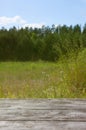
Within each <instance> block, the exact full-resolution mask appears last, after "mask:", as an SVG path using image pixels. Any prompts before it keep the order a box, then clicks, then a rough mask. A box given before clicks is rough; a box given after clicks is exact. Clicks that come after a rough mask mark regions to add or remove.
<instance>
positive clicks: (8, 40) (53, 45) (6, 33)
mask: <svg viewBox="0 0 86 130" xmlns="http://www.w3.org/2000/svg"><path fill="white" fill-rule="evenodd" d="M84 48H86V24H85V25H84V27H83V28H82V27H81V26H80V25H79V24H77V25H75V26H72V25H71V26H66V25H62V26H60V25H59V26H57V27H56V26H55V25H54V24H53V25H52V27H49V26H45V25H43V26H42V28H34V29H33V28H31V27H30V28H29V27H26V28H20V29H17V28H16V27H12V28H10V29H9V30H8V29H5V28H4V27H2V28H1V29H0V61H38V60H43V61H58V60H59V58H60V57H61V56H64V55H65V56H68V55H69V54H70V53H76V54H77V53H78V51H79V50H82V49H84Z"/></svg>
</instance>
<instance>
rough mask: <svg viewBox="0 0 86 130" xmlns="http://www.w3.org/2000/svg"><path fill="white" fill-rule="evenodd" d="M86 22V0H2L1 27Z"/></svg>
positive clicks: (0, 9)
mask: <svg viewBox="0 0 86 130" xmlns="http://www.w3.org/2000/svg"><path fill="white" fill-rule="evenodd" d="M85 23H86V0H0V28H2V27H5V28H11V27H13V26H16V27H26V26H28V27H33V28H34V27H42V26H43V25H45V26H52V25H53V24H55V25H57V26H58V25H64V24H65V25H67V26H70V25H73V26H74V25H76V24H79V25H81V26H83V25H84V24H85Z"/></svg>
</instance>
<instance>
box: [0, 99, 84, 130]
mask: <svg viewBox="0 0 86 130" xmlns="http://www.w3.org/2000/svg"><path fill="white" fill-rule="evenodd" d="M16 129H18V130H63V129H64V130H69V129H70V130H76V129H78V130H86V100H85V99H21V100H19V99H0V130H16Z"/></svg>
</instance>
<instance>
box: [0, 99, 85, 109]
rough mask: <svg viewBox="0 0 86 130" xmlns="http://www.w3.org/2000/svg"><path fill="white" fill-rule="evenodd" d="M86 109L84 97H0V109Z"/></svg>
mask: <svg viewBox="0 0 86 130" xmlns="http://www.w3.org/2000/svg"><path fill="white" fill-rule="evenodd" d="M7 108H8V109H25V108H27V109H35V110H36V109H39V110H43V109H47V110H48V109H49V110H57V109H60V110H64V109H66V110H72V109H74V110H80V109H81V110H82V109H83V110H86V100H85V99H21V100H19V99H0V109H7Z"/></svg>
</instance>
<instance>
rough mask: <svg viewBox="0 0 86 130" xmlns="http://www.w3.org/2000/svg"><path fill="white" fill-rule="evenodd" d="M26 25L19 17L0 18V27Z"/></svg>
mask: <svg viewBox="0 0 86 130" xmlns="http://www.w3.org/2000/svg"><path fill="white" fill-rule="evenodd" d="M25 23H27V22H26V20H24V19H22V18H21V17H20V16H14V17H6V16H3V17H0V26H6V25H10V24H19V25H22V24H25Z"/></svg>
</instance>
